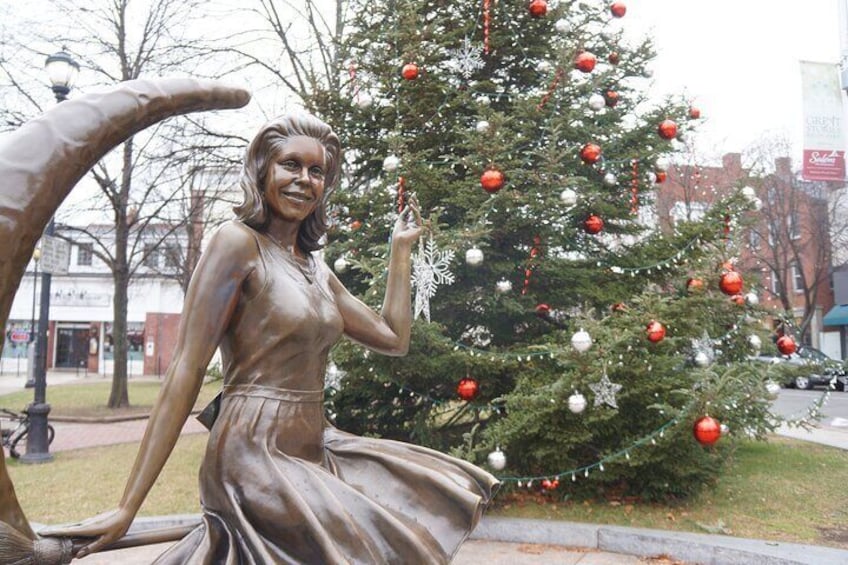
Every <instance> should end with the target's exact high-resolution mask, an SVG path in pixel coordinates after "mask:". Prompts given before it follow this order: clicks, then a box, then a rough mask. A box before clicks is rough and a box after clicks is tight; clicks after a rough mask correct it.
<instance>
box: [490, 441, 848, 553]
mask: <svg viewBox="0 0 848 565" xmlns="http://www.w3.org/2000/svg"><path fill="white" fill-rule="evenodd" d="M846 484H848V451H844V450H840V449H836V448H832V447H827V446H822V445H817V444H813V443H807V442H801V441H797V440H791V439H786V438H781V437H774V438H772V439H770V440H769V442H768V443H761V442H747V443H744V444H742V445H741V446H740V448H739V449H738V450H737V452H736V453H735V455H734V458H733V460H732V462H731V463H730V465H729V466H728V468H727V469H726V470H725V472H724V474H723V475H722V476H721V477H720V479H719V483H718V485H717V486H716V488H714V489H708V490H706V491H705V492H703V493H702V494H701V495H700V496H698V497H696V498H694V499H692V500H689V501H686V502H681V503H679V504H675V505H671V506H669V505H662V504H642V503H637V504H626V503H622V502H618V501H611V502H610V501H602V502H599V501H589V502H572V501H569V500H565V501H561V500H559V501H555V502H554V501H545V502H541V503H540V497H534V498H532V499H530V500H526V497H522V498H518V497H504V498H502V499H500V500H497V505H496V508H495V509H494V510H493V511H492V514H494V515H498V516H509V517H521V518H544V519H552V520H569V521H574V522H593V523H602V524H610V525H619V526H635V527H642V528H656V529H667V530H679V531H688V532H698V533H711V534H726V535H732V536H737V537H747V538H760V539H771V540H779V541H786V542H795V543H810V544H816V545H828V546H833V547H841V548H844V549H848V504H846V502H848V495H846V494H845V490H844V485H846Z"/></svg>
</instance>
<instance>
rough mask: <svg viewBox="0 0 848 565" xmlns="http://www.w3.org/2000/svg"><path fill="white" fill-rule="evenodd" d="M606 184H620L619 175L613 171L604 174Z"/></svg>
mask: <svg viewBox="0 0 848 565" xmlns="http://www.w3.org/2000/svg"><path fill="white" fill-rule="evenodd" d="M604 184H605V185H607V186H615V185H617V184H618V177H616V176H615V174H613V173H607V174H605V175H604Z"/></svg>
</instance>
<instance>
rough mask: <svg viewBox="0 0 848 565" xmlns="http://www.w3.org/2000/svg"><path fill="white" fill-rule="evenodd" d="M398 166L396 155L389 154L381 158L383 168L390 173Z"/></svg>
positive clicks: (398, 159) (398, 160)
mask: <svg viewBox="0 0 848 565" xmlns="http://www.w3.org/2000/svg"><path fill="white" fill-rule="evenodd" d="M398 167H400V158H398V156H397V155H389V156H388V157H386V158H385V159H383V170H384V171H386V172H387V173H392V172H394V171H396V170H397V168H398Z"/></svg>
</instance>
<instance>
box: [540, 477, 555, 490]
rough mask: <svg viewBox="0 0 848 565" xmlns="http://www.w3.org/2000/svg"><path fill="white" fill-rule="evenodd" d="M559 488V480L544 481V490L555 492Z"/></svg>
mask: <svg viewBox="0 0 848 565" xmlns="http://www.w3.org/2000/svg"><path fill="white" fill-rule="evenodd" d="M558 486H559V480H558V479H553V480H551V479H542V489H544V490H554V489H555V488H557V487H558Z"/></svg>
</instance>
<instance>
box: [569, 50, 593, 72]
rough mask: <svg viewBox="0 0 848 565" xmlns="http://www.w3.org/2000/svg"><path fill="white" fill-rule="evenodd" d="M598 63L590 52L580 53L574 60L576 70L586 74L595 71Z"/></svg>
mask: <svg viewBox="0 0 848 565" xmlns="http://www.w3.org/2000/svg"><path fill="white" fill-rule="evenodd" d="M597 62H598V58H597V57H595V56H594V55H592V54H591V53H589V52H588V51H583V52H581V53H578V54H577V56H576V57H575V58H574V68H575V69H577V70H578V71H583V72H584V73H591V72H592V71H593V70H594V69H595V64H596V63H597Z"/></svg>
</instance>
